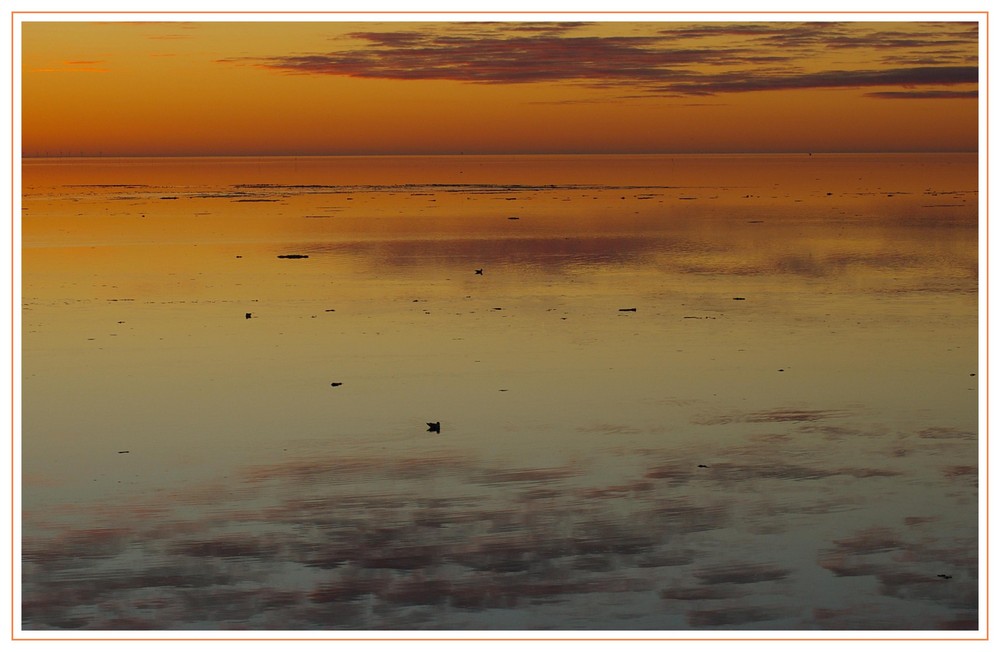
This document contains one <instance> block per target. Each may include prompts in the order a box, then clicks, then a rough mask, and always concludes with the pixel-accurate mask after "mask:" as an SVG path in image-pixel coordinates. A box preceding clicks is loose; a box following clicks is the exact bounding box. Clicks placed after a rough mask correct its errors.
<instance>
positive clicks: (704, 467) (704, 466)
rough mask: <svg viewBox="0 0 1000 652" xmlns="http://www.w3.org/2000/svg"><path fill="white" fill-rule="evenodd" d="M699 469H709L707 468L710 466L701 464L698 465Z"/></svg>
mask: <svg viewBox="0 0 1000 652" xmlns="http://www.w3.org/2000/svg"><path fill="white" fill-rule="evenodd" d="M698 468H699V469H707V468H708V465H706V464H699V465H698Z"/></svg>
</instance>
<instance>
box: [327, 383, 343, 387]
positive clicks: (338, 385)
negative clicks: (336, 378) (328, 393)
mask: <svg viewBox="0 0 1000 652" xmlns="http://www.w3.org/2000/svg"><path fill="white" fill-rule="evenodd" d="M343 384H344V383H330V387H340V386H341V385H343Z"/></svg>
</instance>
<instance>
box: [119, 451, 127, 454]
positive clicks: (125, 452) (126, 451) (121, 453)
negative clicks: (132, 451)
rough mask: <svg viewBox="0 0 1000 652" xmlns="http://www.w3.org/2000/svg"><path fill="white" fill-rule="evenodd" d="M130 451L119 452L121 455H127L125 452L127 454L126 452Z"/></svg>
mask: <svg viewBox="0 0 1000 652" xmlns="http://www.w3.org/2000/svg"><path fill="white" fill-rule="evenodd" d="M128 452H129V451H118V454H119V455H125V454H126V453H128Z"/></svg>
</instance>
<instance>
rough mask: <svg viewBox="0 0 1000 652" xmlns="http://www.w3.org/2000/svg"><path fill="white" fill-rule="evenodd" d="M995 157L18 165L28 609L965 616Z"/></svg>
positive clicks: (813, 623)
mask: <svg viewBox="0 0 1000 652" xmlns="http://www.w3.org/2000/svg"><path fill="white" fill-rule="evenodd" d="M976 166H977V162H976V157H975V156H974V155H939V156H915V155H893V156H871V155H868V156H844V155H816V156H804V155H803V156H731V157H726V156H705V157H697V156H683V157H655V156H642V157H609V156H604V157H576V158H574V157H434V158H420V157H400V158H307V159H291V158H270V159H168V160H155V159H153V160H150V159H91V160H85V159H84V160H30V161H27V162H26V163H25V164H24V166H23V169H22V172H23V197H22V200H23V210H22V222H21V224H22V245H23V246H22V250H21V256H22V265H23V266H22V269H23V286H22V300H23V310H22V313H21V315H22V336H23V337H22V344H23V346H22V371H23V373H22V395H23V402H22V409H21V417H22V436H21V442H20V443H21V452H22V459H21V475H20V479H21V504H22V564H21V573H22V577H21V579H22V582H21V590H22V600H21V604H20V609H21V623H22V626H23V628H24V629H26V630H53V629H70V630H86V631H96V630H136V629H142V630H149V629H153V630H191V629H252V630H320V631H329V632H337V631H341V630H399V629H403V630H435V629H436V630H442V629H444V630H540V629H555V630H574V631H575V630H653V631H664V632H671V631H677V630H716V629H730V630H731V629H735V630H872V629H875V630H883V629H884V630H953V629H973V630H974V629H977V628H978V626H979V625H978V619H979V600H980V596H979V588H980V587H979V573H980V569H979V531H978V499H979V488H978V484H977V483H978V477H979V441H978V433H979V423H980V419H979V415H978V404H979V393H978V388H979V375H978V374H979V369H978V360H979V354H978V350H977V345H978V312H977V306H978V279H977V272H978V267H979V260H978V258H979V257H978V234H979V224H978V202H979V198H978V194H977V167H976ZM289 255H292V256H298V257H293V258H288V257H284V256H289ZM476 270H482V273H481V274H480V273H476ZM335 383H340V384H339V385H334V384H335ZM428 422H440V424H441V427H440V433H435V432H428V427H427V424H428Z"/></svg>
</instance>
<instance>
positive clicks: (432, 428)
mask: <svg viewBox="0 0 1000 652" xmlns="http://www.w3.org/2000/svg"><path fill="white" fill-rule="evenodd" d="M427 432H441V422H440V421H434V422H431V421H428V422H427Z"/></svg>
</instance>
